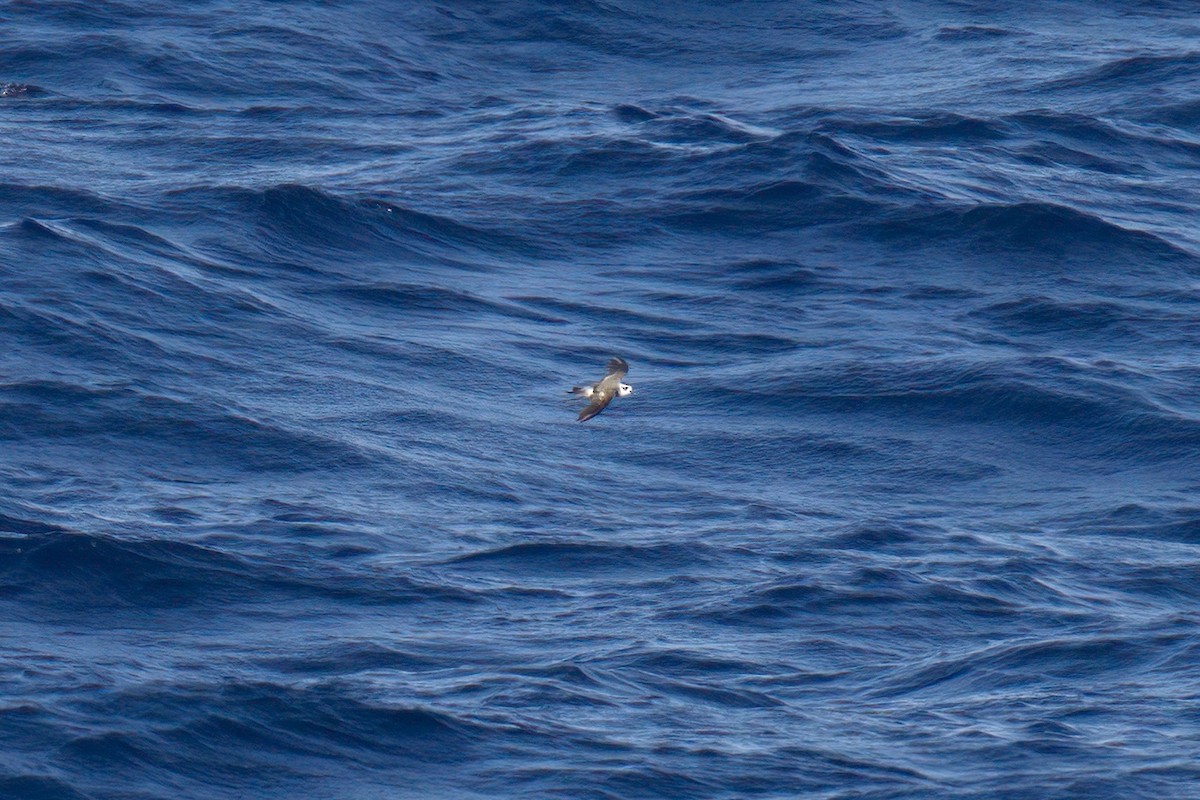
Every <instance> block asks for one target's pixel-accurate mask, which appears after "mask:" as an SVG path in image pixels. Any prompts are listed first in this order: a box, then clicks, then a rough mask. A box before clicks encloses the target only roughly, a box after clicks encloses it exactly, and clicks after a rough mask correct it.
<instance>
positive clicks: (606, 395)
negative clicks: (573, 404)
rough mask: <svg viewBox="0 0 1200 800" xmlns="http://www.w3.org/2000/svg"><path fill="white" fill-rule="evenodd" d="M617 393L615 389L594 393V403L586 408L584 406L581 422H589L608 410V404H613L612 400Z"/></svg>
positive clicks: (580, 414)
mask: <svg viewBox="0 0 1200 800" xmlns="http://www.w3.org/2000/svg"><path fill="white" fill-rule="evenodd" d="M616 393H617V392H616V390H614V389H610V390H608V391H602V392H595V393H593V394H592V402H590V403H588V404H587V405H586V406H584V407H583V409H582V410H581V411H580V412H579V421H580V422H587V421H588V420H589V419H591V418H592V417H594V416H596V415H597V414H599V413H600V412H601V411H603V410H604V409H605V408H607V407H608V404H609V403H611V402H612V399H613V397H614V396H615V395H616Z"/></svg>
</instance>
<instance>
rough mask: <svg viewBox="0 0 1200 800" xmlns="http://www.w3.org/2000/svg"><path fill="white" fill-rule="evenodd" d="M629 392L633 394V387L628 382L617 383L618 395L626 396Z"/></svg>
mask: <svg viewBox="0 0 1200 800" xmlns="http://www.w3.org/2000/svg"><path fill="white" fill-rule="evenodd" d="M627 394H633V387H632V386H630V385H629V384H628V383H619V384H617V397H624V396H625V395H627Z"/></svg>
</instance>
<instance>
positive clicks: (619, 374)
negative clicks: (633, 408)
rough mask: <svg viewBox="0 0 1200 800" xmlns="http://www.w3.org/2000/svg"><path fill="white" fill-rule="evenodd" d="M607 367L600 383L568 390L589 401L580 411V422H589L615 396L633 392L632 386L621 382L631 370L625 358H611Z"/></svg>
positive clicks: (569, 392)
mask: <svg viewBox="0 0 1200 800" xmlns="http://www.w3.org/2000/svg"><path fill="white" fill-rule="evenodd" d="M607 369H608V373H607V374H606V375H605V376H604V377H603V378H602V379H601V380H600V382H599V383H593V384H592V385H591V386H576V387H575V388H573V389H569V390H568V394H577V395H580V396H581V397H583V398H584V399H585V400H587V401H588V404H587V406H586V407H585V408H584V409H583V410H582V411H580V412H579V421H580V422H587V421H588V420H589V419H591V418H592V417H594V416H596V415H597V414H599V413H600V412H601V411H603V410H604V409H605V408H607V407H608V404H609V403H611V402H612V399H613V398H614V397H624V396H625V395H627V394H633V387H632V386H630V385H629V384H627V383H621V378H624V377H625V373H626V372H629V365H628V364H626V363H625V359H623V358H611V359H609V361H608V367H607Z"/></svg>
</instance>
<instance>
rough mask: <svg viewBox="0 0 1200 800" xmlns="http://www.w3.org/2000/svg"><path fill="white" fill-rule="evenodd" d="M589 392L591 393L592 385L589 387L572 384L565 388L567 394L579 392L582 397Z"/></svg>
mask: <svg viewBox="0 0 1200 800" xmlns="http://www.w3.org/2000/svg"><path fill="white" fill-rule="evenodd" d="M591 393H592V387H590V386H572V387H571V388H570V389H568V390H567V394H581V395H583V396H584V397H587V396H588V395H590V394H591Z"/></svg>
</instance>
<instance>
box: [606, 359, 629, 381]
mask: <svg viewBox="0 0 1200 800" xmlns="http://www.w3.org/2000/svg"><path fill="white" fill-rule="evenodd" d="M605 369H607V370H608V374H607V375H605V376H604V377H606V378H611V377H614V376H615V377H616V378H617V379H618V380H620V379H621V378H624V377H625V373H626V372H629V365H628V364H626V363H625V359H623V358H621V357H619V356H613V357H612V358H610V359H609V360H608V365H607V366H606V367H605Z"/></svg>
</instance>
